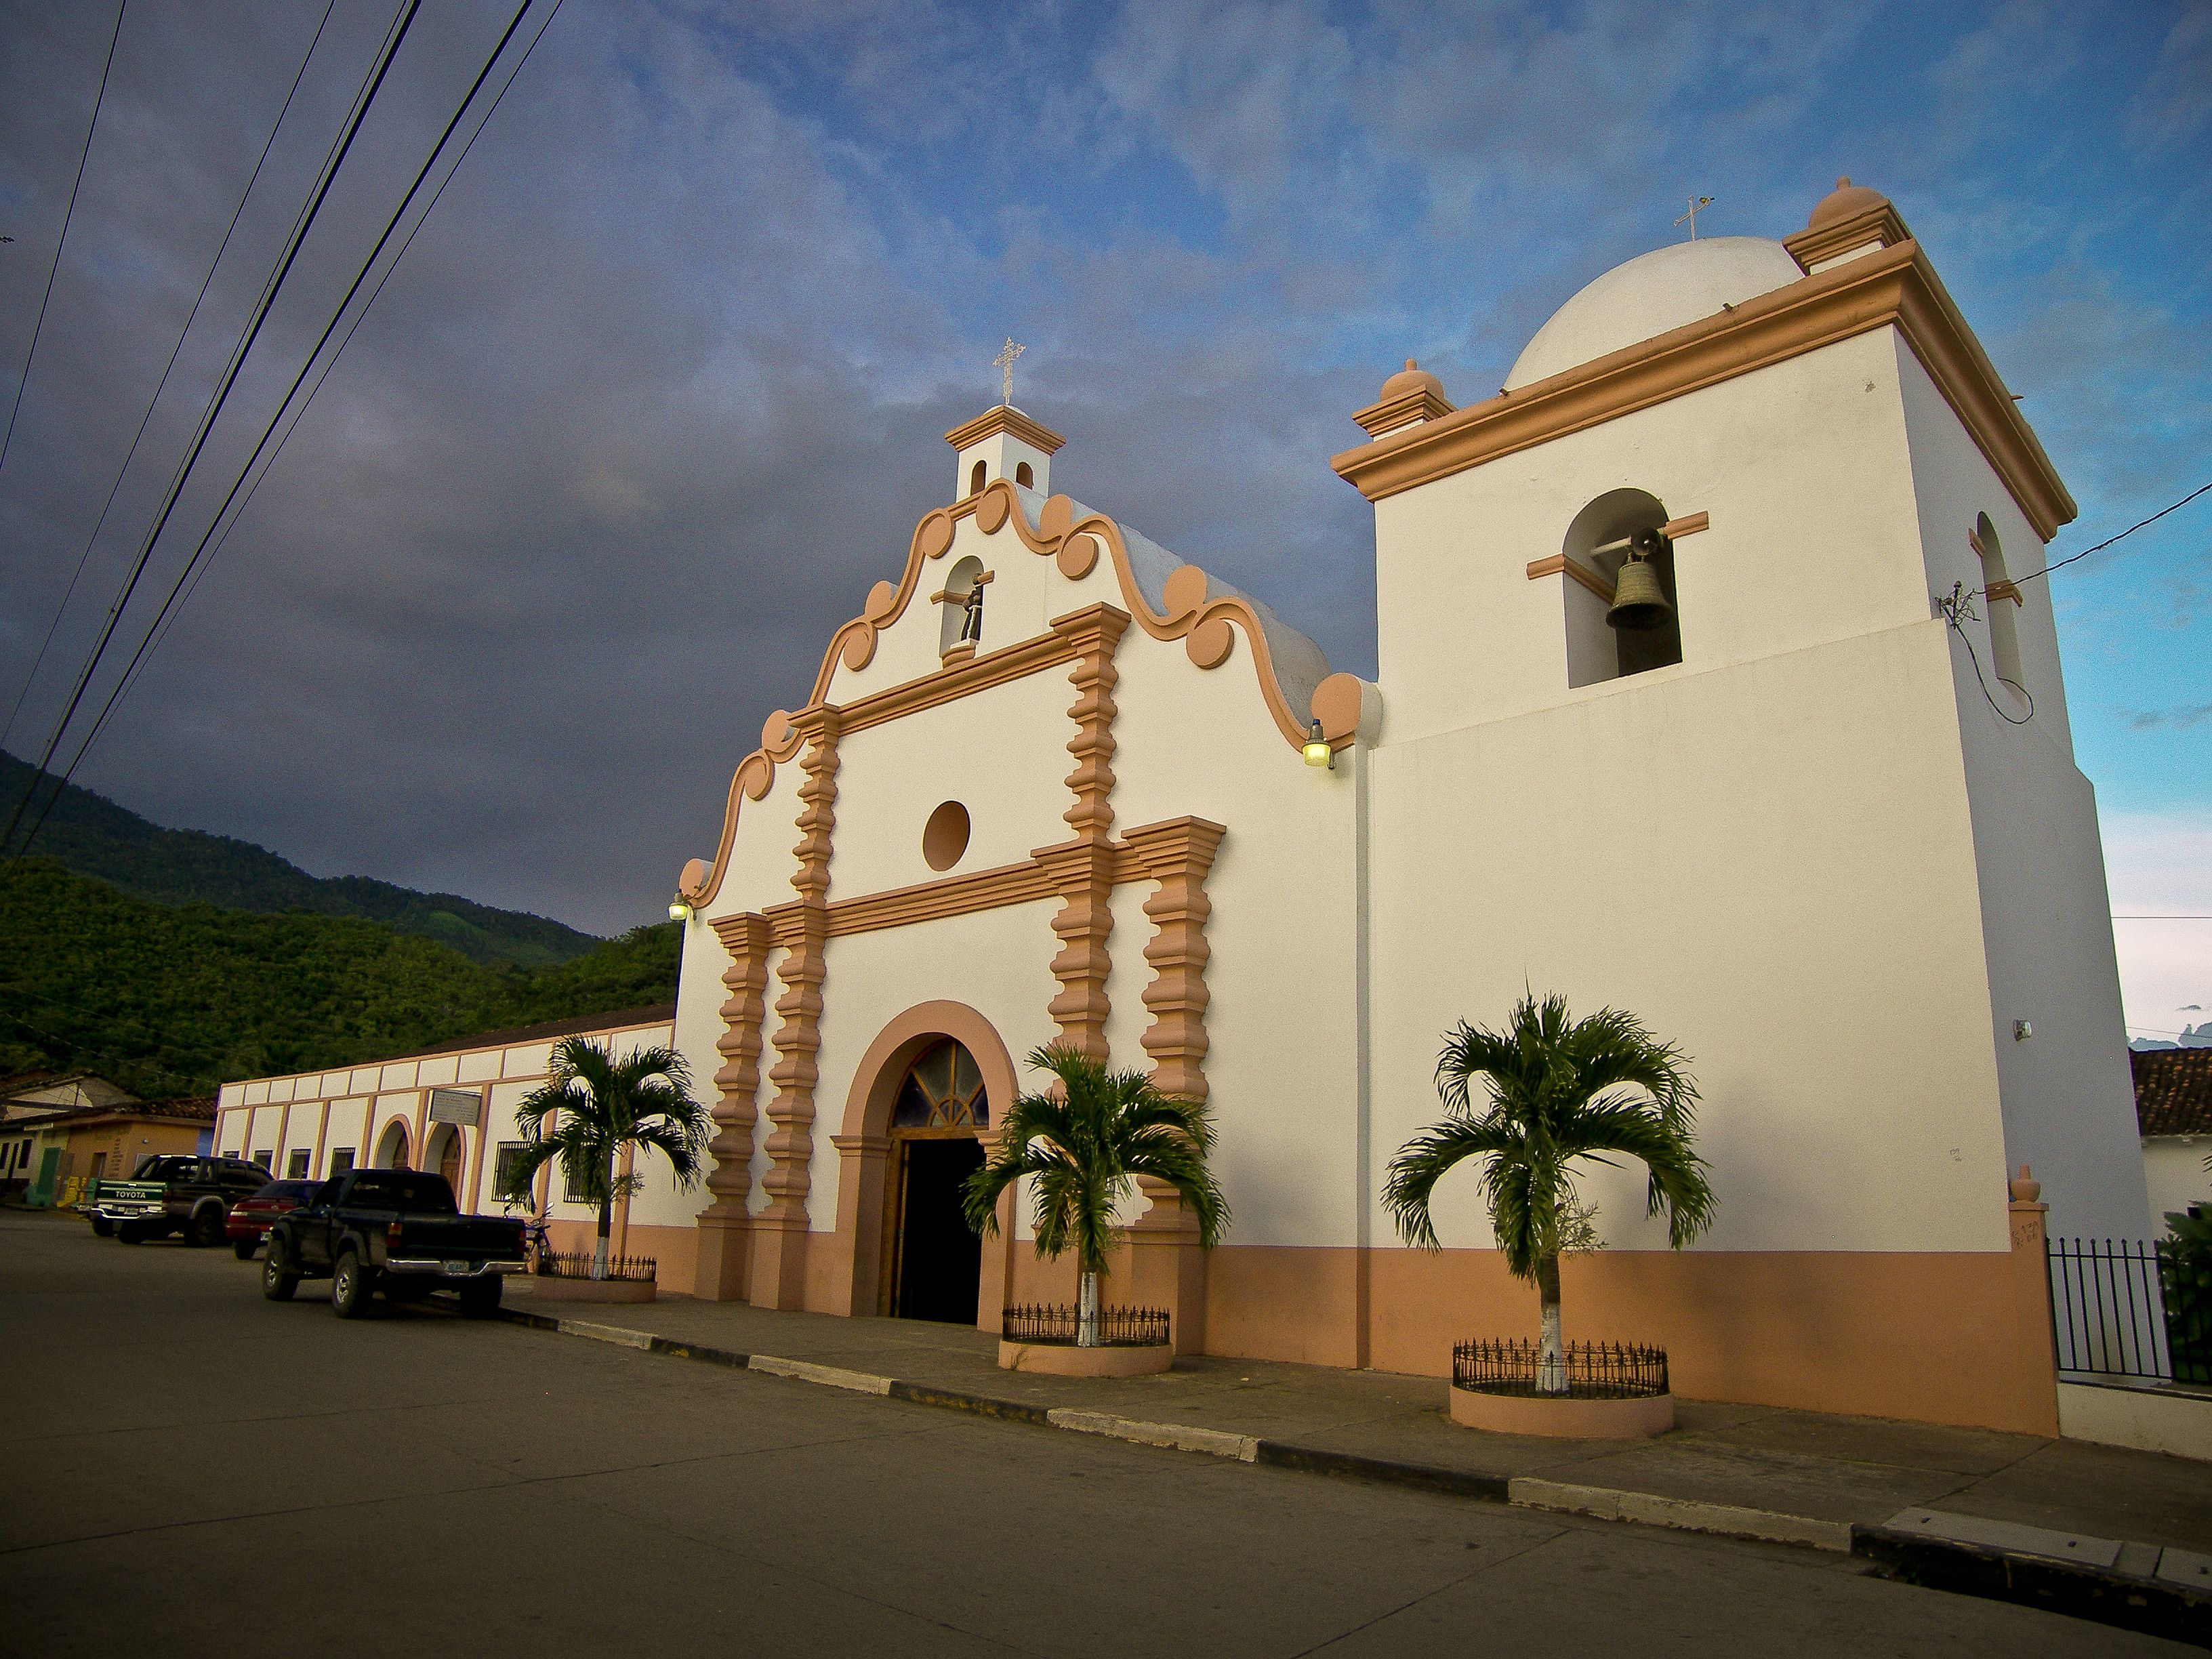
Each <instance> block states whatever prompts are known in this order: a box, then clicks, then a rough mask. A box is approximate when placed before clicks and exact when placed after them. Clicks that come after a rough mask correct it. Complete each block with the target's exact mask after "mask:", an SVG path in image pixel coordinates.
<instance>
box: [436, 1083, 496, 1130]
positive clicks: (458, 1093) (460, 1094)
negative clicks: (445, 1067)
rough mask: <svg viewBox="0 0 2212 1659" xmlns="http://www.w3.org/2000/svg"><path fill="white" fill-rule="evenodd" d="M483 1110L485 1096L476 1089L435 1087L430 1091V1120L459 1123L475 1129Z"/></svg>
mask: <svg viewBox="0 0 2212 1659" xmlns="http://www.w3.org/2000/svg"><path fill="white" fill-rule="evenodd" d="M482 1113H483V1095H482V1094H481V1093H479V1092H478V1091H476V1090H474V1089H433V1090H431V1091H430V1121H431V1122H433V1123H458V1124H459V1125H461V1126H462V1127H464V1128H469V1129H473V1128H475V1127H477V1117H478V1116H479V1115H481V1114H482Z"/></svg>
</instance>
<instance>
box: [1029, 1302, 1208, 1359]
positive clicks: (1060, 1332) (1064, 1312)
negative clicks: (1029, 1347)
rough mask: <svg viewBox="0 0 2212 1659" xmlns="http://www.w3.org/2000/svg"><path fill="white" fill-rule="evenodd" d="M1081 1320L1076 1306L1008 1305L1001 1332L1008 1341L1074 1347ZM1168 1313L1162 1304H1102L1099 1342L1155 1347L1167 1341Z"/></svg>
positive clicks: (1136, 1346)
mask: <svg viewBox="0 0 2212 1659" xmlns="http://www.w3.org/2000/svg"><path fill="white" fill-rule="evenodd" d="M1081 1323H1082V1314H1081V1310H1079V1309H1076V1308H1072V1307H1061V1306H1056V1305H1053V1304H1047V1303H1030V1304H1022V1305H1019V1306H1016V1307H1011V1308H1008V1309H1007V1310H1006V1315H1005V1316H1004V1318H1003V1319H1002V1320H1001V1322H1000V1334H1002V1335H1004V1337H1005V1338H1006V1340H1007V1341H1009V1342H1036V1343H1043V1344H1046V1345H1048V1346H1054V1345H1057V1346H1066V1347H1071V1348H1072V1347H1073V1346H1075V1341H1076V1334H1077V1332H1078V1330H1079V1327H1080V1326H1081ZM1167 1340H1168V1316H1167V1310H1165V1309H1164V1308H1101V1309H1099V1310H1098V1344H1097V1346H1100V1347H1102V1348H1157V1347H1162V1346H1165V1345H1166V1342H1167Z"/></svg>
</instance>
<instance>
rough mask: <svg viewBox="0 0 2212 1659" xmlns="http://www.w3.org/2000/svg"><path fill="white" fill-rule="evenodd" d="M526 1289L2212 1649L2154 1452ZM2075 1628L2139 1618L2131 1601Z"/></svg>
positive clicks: (2198, 1507)
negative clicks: (1813, 1556) (1536, 1407)
mask: <svg viewBox="0 0 2212 1659" xmlns="http://www.w3.org/2000/svg"><path fill="white" fill-rule="evenodd" d="M509 1288H510V1290H511V1291H513V1292H515V1294H514V1295H513V1298H512V1300H511V1302H510V1304H509V1307H510V1310H512V1311H513V1313H515V1314H517V1315H520V1316H528V1317H531V1318H532V1319H533V1320H534V1319H539V1318H556V1319H558V1320H560V1321H561V1322H562V1324H563V1326H564V1328H568V1329H569V1330H571V1331H572V1333H574V1334H598V1335H600V1336H601V1337H602V1340H625V1338H626V1339H627V1340H632V1341H633V1342H634V1343H635V1345H636V1346H653V1347H657V1348H659V1349H661V1350H663V1351H670V1350H673V1351H678V1352H685V1351H690V1352H694V1353H695V1354H696V1357H699V1358H720V1359H721V1360H722V1361H723V1362H724V1363H732V1362H734V1363H750V1364H752V1366H753V1368H754V1369H757V1370H769V1371H780V1372H781V1373H782V1374H785V1375H795V1376H799V1377H800V1378H801V1379H802V1380H806V1381H815V1382H829V1383H833V1384H834V1385H836V1386H843V1387H854V1388H860V1389H867V1390H872V1391H874V1392H878V1393H896V1394H898V1395H901V1396H902V1397H905V1398H910V1399H913V1398H921V1399H925V1400H927V1399H929V1398H931V1397H933V1396H934V1397H936V1398H937V1400H938V1403H943V1404H947V1405H956V1406H961V1407H965V1408H967V1409H970V1410H985V1411H994V1412H996V1413H999V1414H1002V1415H1008V1416H1020V1417H1023V1418H1026V1419H1030V1420H1034V1421H1038V1422H1048V1423H1050V1424H1052V1425H1054V1426H1056V1427H1062V1428H1079V1429H1085V1430H1089V1431H1092V1432H1106V1433H1118V1434H1120V1435H1121V1437H1123V1438H1127V1439H1133V1440H1139V1441H1143V1442H1147V1443H1155V1444H1164V1445H1172V1446H1176V1447H1178V1448H1180V1449H1186V1450H1194V1451H1206V1452H1212V1453H1215V1454H1216V1455H1227V1456H1231V1457H1241V1458H1243V1460H1244V1461H1246V1462H1269V1463H1275V1464H1281V1465H1289V1466H1294V1467H1304V1468H1312V1469H1316V1470H1317V1471H1321V1472H1324V1473H1333V1474H1349V1475H1364V1476H1367V1477H1369V1478H1375V1479H1384V1480H1401V1481H1407V1482H1409V1483H1412V1484H1415V1485H1420V1486H1430V1487H1432V1488H1436V1489H1441V1490H1448V1491H1457V1492H1464V1493H1466V1494H1467V1495H1468V1496H1471V1497H1477V1498H1488V1499H1492V1500H1493V1501H1502V1502H1510V1503H1513V1504H1519V1505H1523V1506H1529V1507H1536V1508H1545V1509H1561V1510H1571V1511H1574V1512H1577V1513H1581V1514H1589V1515H1598V1516H1606V1517H1607V1518H1617V1519H1623V1520H1631V1521H1638V1522H1645V1523H1647V1524H1654V1525H1661V1526H1668V1527H1676V1528H1687V1529H1691V1530H1696V1531H1704V1532H1717V1533H1728V1534H1738V1535H1741V1536H1745V1537H1753V1538H1762V1539H1770V1540H1777V1541H1784V1542H1790V1543H1798V1544H1806V1545H1810V1546H1813V1547H1819V1548H1826V1549H1833V1550H1850V1551H1853V1552H1854V1553H1858V1554H1860V1555H1863V1556H1867V1557H1869V1559H1875V1560H1876V1561H1878V1562H1881V1564H1882V1565H1885V1566H1886V1567H1887V1568H1889V1569H1890V1570H1892V1571H1898V1572H1899V1573H1901V1574H1903V1575H1905V1576H1909V1577H1920V1578H1923V1580H1925V1581H1927V1582H1939V1581H1942V1580H1943V1579H1944V1578H1945V1577H1947V1575H1948V1577H1951V1578H1953V1579H1955V1580H1959V1581H1960V1582H1958V1583H1957V1585H1956V1587H1958V1588H1962V1589H1982V1590H1984V1592H1985V1593H1993V1594H2002V1595H2006V1596H2007V1597H2008V1599H2021V1600H2031V1601H2036V1602H2038V1603H2039V1604H2043V1605H2052V1606H2057V1605H2059V1604H2061V1603H2063V1602H2067V1601H2081V1598H2082V1597H2083V1595H2087V1598H2088V1600H2089V1601H2093V1602H2094V1601H2107V1600H2112V1599H2115V1598H2117V1600H2118V1601H2119V1602H2120V1603H2123V1604H2125V1603H2129V1602H2134V1603H2136V1604H2138V1605H2137V1606H2136V1611H2137V1612H2141V1611H2142V1605H2141V1604H2143V1603H2144V1602H2145V1601H2146V1598H2148V1601H2152V1602H2160V1603H2166V1602H2171V1601H2172V1600H2173V1598H2175V1597H2179V1602H2178V1603H2176V1604H2175V1605H2174V1606H2172V1607H2168V1608H2167V1611H2168V1613H2176V1612H2178V1613H2180V1614H2183V1615H2185V1616H2186V1619H2187V1621H2188V1623H2189V1624H2190V1625H2191V1626H2201V1627H2202V1628H2203V1630H2204V1631H2205V1632H2207V1633H2212V1466H2207V1465H2204V1464H2201V1463H2197V1462H2189V1461H2186V1460H2184V1459H2180V1458H2173V1457H2166V1456H2161V1455H2158V1454H2155V1453H2149V1452H2138V1451H2128V1450H2124V1449H2118V1448H2114V1447H2106V1446H2098V1445H2091V1444H2087V1443H2082V1442H2079V1441H2067V1440H2048V1439H2043V1438H2040V1437H2034V1436H2028V1435H2016V1434H2000V1433H1996V1432H1991V1431H1983V1430H1974V1429H1947V1428H1937V1427H1932V1426H1929V1425H1923V1424H1917V1423H1899V1422H1890V1421H1885V1420H1881V1419H1869V1418H1852V1417H1834V1416H1825V1415H1822V1414H1820V1413H1814V1412H1801V1411H1787V1410H1781V1409H1778V1408H1775V1407H1763V1406H1728V1405H1717V1404H1711V1403H1704V1402H1699V1401H1679V1402H1678V1413H1677V1415H1678V1421H1679V1425H1680V1426H1678V1427H1677V1428H1676V1429H1675V1430H1674V1431H1673V1432H1671V1433H1669V1434H1667V1435H1664V1436H1662V1437H1659V1438H1657V1439H1656V1440H1651V1441H1646V1442H1642V1443H1632V1444H1624V1443H1619V1442H1606V1441H1577V1440H1543V1439H1533V1438H1526V1437H1518V1436H1510V1435H1496V1434H1486V1433H1482V1432H1479V1431H1471V1430H1468V1429H1464V1428H1462V1427H1460V1426H1458V1425H1455V1424H1454V1423H1453V1422H1452V1421H1451V1419H1450V1418H1449V1416H1448V1415H1447V1413H1446V1410H1445V1406H1446V1393H1445V1390H1446V1389H1447V1387H1448V1384H1446V1383H1444V1382H1443V1381H1442V1380H1441V1379H1438V1378H1434V1377H1414V1376H1396V1375H1392V1374H1387V1373H1383V1372H1376V1371H1344V1370H1332V1369H1328V1368H1326V1367H1322V1366H1312V1365H1292V1364H1279V1363H1275V1362H1271V1361H1265V1360H1240V1359H1218V1358H1189V1359H1182V1360H1178V1361H1177V1362H1176V1367H1175V1369H1174V1370H1172V1371H1170V1372H1167V1373H1165V1374H1164V1375H1161V1376H1147V1377H1135V1378H1128V1379H1088V1378H1081V1379H1079V1378H1069V1377H1052V1376H1030V1375H1028V1374H1025V1373H1016V1372H1012V1371H1004V1370H1000V1369H999V1368H998V1365H997V1364H996V1357H997V1346H996V1343H995V1342H994V1340H993V1339H992V1338H991V1337H990V1336H989V1335H988V1334H986V1333H983V1332H980V1331H975V1330H973V1329H969V1328H964V1327H960V1326H951V1325H933V1324H925V1323H922V1322H916V1321H909V1320H893V1319H839V1318H834V1317H831V1316H827V1315H822V1314H803V1313H775V1312H769V1311H764V1310H760V1309H756V1308H750V1307H747V1306H744V1305H743V1304H737V1303H714V1302H697V1301H694V1300H692V1299H691V1298H690V1297H681V1296H675V1297H667V1298H665V1299H664V1300H662V1301H659V1302H657V1303H653V1304H647V1305H644V1306H639V1307H598V1306H588V1305H586V1306H579V1305H577V1304H569V1303H561V1304H550V1303H547V1304H539V1303H538V1302H537V1300H536V1298H535V1297H533V1296H532V1294H531V1293H530V1292H531V1291H532V1285H530V1282H529V1281H528V1280H526V1279H523V1280H512V1281H510V1282H509ZM653 1339H658V1340H657V1341H654V1340H653ZM701 1350H704V1351H707V1352H697V1351H701ZM817 1368H826V1369H827V1370H828V1372H829V1373H831V1374H829V1375H824V1374H823V1372H822V1370H817ZM839 1373H842V1375H837V1374H839ZM2208 1409H2212V1407H2208ZM1984 1578H1986V1579H1989V1580H1990V1581H1991V1582H1990V1583H1978V1582H1968V1581H1975V1580H1978V1579H1984ZM2039 1586H2040V1588H2039ZM2065 1610H2068V1611H2074V1612H2080V1613H2085V1614H2086V1615H2087V1616H2090V1617H2099V1618H2105V1619H2106V1620H2107V1621H2108V1622H2115V1623H2130V1624H2132V1623H2134V1622H2135V1621H2134V1620H2133V1619H2131V1618H2130V1617H2127V1616H2120V1617H2112V1609H2110V1608H2107V1609H2106V1611H2105V1612H2103V1613H2100V1612H2098V1611H2096V1610H2095V1609H2094V1608H2093V1607H2087V1606H2068V1607H2066V1609H2065ZM2128 1610H2129V1609H2128V1607H2126V1606H2125V1605H2123V1606H2121V1607H2119V1609H2118V1611H2119V1613H2121V1614H2122V1615H2125V1614H2126V1613H2128ZM2154 1622H2159V1621H2156V1620H2154ZM2136 1627H2138V1628H2143V1627H2147V1626H2142V1625H2137V1626H2136ZM2160 1630H2161V1633H2167V1634H2172V1633H2176V1632H2173V1631H2172V1629H2171V1628H2169V1627H2167V1626H2165V1625H2163V1624H2162V1623H2161V1624H2160ZM2198 1639H2203V1638H2202V1637H2200V1638H2198Z"/></svg>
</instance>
